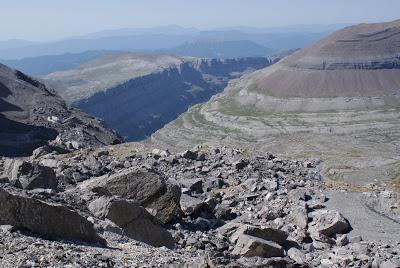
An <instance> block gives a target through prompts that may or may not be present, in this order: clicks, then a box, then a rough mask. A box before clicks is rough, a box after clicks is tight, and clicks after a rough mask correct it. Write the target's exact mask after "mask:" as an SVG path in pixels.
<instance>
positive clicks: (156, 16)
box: [0, 0, 400, 40]
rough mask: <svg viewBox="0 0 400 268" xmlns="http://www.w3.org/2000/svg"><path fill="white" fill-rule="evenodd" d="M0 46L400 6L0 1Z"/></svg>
mask: <svg viewBox="0 0 400 268" xmlns="http://www.w3.org/2000/svg"><path fill="white" fill-rule="evenodd" d="M0 4H1V8H0V33H1V36H0V40H5V39H10V38H19V39H30V40H44V39H58V38H63V37H68V36H73V35H79V34H85V33H90V32H95V31H100V30H105V29H117V28H126V27H151V26H160V25H171V24H176V25H181V26H187V27H192V26H193V27H199V28H213V27H222V26H237V25H245V26H257V27H274V26H283V25H291V24H334V23H359V22H376V21H387V20H394V19H399V18H400V13H399V10H400V0H0Z"/></svg>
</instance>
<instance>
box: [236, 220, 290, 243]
mask: <svg viewBox="0 0 400 268" xmlns="http://www.w3.org/2000/svg"><path fill="white" fill-rule="evenodd" d="M243 234H245V235H250V236H253V237H258V238H261V239H264V240H268V241H273V242H275V243H278V244H279V245H283V244H284V243H285V241H286V238H287V237H288V235H287V233H286V232H284V231H282V230H278V229H275V228H272V227H269V226H252V225H243V226H241V227H240V228H238V229H237V230H236V232H235V233H233V234H232V235H231V237H230V240H231V241H232V242H237V240H238V238H239V237H240V236H241V235H243Z"/></svg>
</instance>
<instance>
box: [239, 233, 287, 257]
mask: <svg viewBox="0 0 400 268" xmlns="http://www.w3.org/2000/svg"><path fill="white" fill-rule="evenodd" d="M232 254H233V255H239V256H242V257H263V258H271V257H283V254H284V251H283V248H282V247H281V246H280V245H278V244H277V243H275V242H272V241H267V240H264V239H261V238H258V237H254V236H250V235H246V234H241V235H240V236H239V237H238V240H237V242H236V245H235V247H234V249H233V251H232Z"/></svg>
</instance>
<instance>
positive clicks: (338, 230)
mask: <svg viewBox="0 0 400 268" xmlns="http://www.w3.org/2000/svg"><path fill="white" fill-rule="evenodd" d="M349 228H350V224H349V223H348V222H347V220H346V219H345V218H344V217H343V216H342V214H340V213H339V212H338V211H336V210H321V211H319V212H318V213H317V214H316V215H315V216H314V217H313V221H312V222H311V223H309V227H308V231H309V233H310V234H311V235H312V236H313V235H314V236H317V235H324V236H327V237H331V236H333V235H334V234H342V233H345V232H347V231H348V230H349Z"/></svg>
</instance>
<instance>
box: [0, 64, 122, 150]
mask: <svg viewBox="0 0 400 268" xmlns="http://www.w3.org/2000/svg"><path fill="white" fill-rule="evenodd" d="M0 126H1V128H0V155H5V156H21V155H29V154H31V153H32V151H33V150H34V149H36V148H37V147H39V146H42V145H45V144H47V142H48V141H51V140H55V139H56V138H57V141H54V143H55V144H57V145H58V146H61V147H65V148H67V147H68V146H67V143H68V142H74V143H75V144H80V145H81V146H82V147H85V146H99V145H107V144H112V143H118V142H121V141H122V140H121V139H120V138H119V136H118V135H116V134H115V133H114V132H112V131H110V130H108V129H106V128H105V127H104V126H103V125H102V124H101V123H100V122H99V121H98V120H96V119H94V118H92V117H89V116H87V115H85V114H83V113H82V112H80V111H78V110H76V109H71V108H69V107H68V106H66V104H65V102H64V101H63V100H62V99H61V98H60V97H58V96H57V95H55V93H53V92H51V91H50V90H49V89H47V88H46V86H44V85H43V84H41V83H40V82H38V81H36V80H34V79H33V78H31V77H29V76H26V75H25V74H23V73H21V72H19V71H15V70H12V69H10V68H8V67H7V66H5V65H1V64H0Z"/></svg>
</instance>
